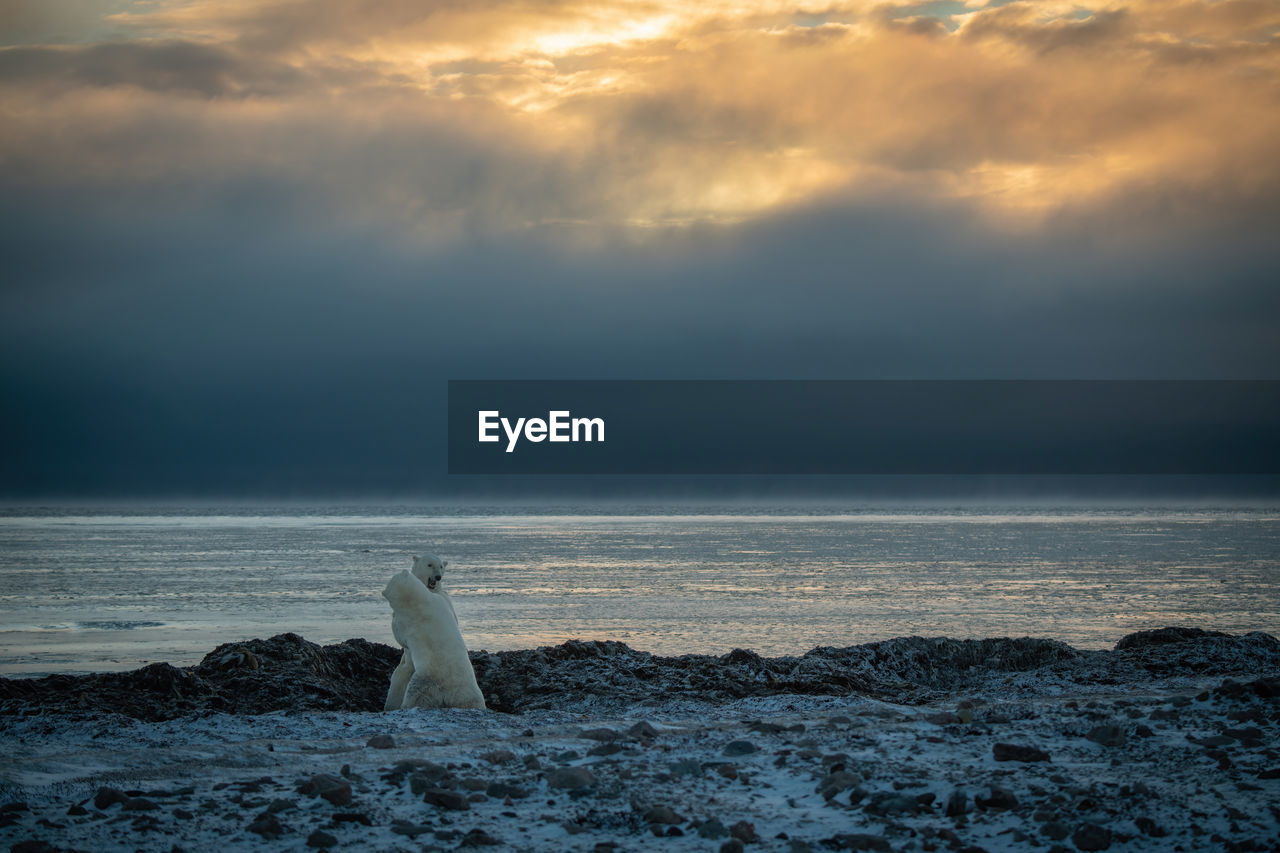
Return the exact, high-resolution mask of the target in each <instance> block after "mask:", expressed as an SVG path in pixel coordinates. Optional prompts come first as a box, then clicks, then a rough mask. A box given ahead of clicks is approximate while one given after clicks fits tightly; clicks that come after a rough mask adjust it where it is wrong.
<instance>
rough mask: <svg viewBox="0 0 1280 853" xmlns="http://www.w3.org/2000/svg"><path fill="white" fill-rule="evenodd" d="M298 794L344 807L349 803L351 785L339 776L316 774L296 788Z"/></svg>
mask: <svg viewBox="0 0 1280 853" xmlns="http://www.w3.org/2000/svg"><path fill="white" fill-rule="evenodd" d="M298 793H299V794H306V795H307V796H308V797H321V798H322V799H324V800H327V801H328V802H329V803H331V804H332V805H335V806H345V805H347V804H348V803H350V802H351V783H350V782H348V781H347V780H345V779H343V778H341V777H340V776H331V775H329V774H328V773H317V774H316V775H315V776H312V777H311V778H310V779H308V780H307V781H306V782H303V783H302V784H301V785H299V786H298Z"/></svg>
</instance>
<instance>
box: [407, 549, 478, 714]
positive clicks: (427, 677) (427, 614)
mask: <svg viewBox="0 0 1280 853" xmlns="http://www.w3.org/2000/svg"><path fill="white" fill-rule="evenodd" d="M446 565H447V563H446V562H444V561H442V560H440V559H438V558H437V557H435V556H434V555H431V554H428V555H426V556H425V557H414V558H413V571H411V572H410V571H403V572H400V573H399V574H397V575H396V576H395V577H393V578H392V579H391V581H390V582H389V583H388V584H387V587H386V589H384V590H383V591H382V597H383V598H385V599H386V600H387V601H388V602H390V604H391V633H392V634H394V635H395V638H396V642H398V643H399V644H400V645H401V646H402V647H403V648H404V652H403V653H402V655H401V657H400V664H399V666H397V667H396V669H395V672H393V673H392V675H391V687H390V689H389V690H388V691H387V701H386V704H385V705H384V706H383V707H384V710H387V711H395V710H398V709H400V708H483V707H484V694H483V693H481V692H480V687H479V686H478V685H477V684H476V674H475V670H473V669H472V668H471V660H470V658H468V657H467V646H466V644H465V643H464V642H463V641H462V633H461V632H460V631H459V630H458V617H457V616H456V615H455V614H454V611H453V602H452V601H451V600H450V599H449V594H448V593H447V592H445V591H444V586H443V584H442V576H443V570H444V567H445V566H446Z"/></svg>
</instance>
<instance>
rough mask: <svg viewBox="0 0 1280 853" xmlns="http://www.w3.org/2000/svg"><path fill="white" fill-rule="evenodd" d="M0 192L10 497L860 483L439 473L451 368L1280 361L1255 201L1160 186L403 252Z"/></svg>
mask: <svg viewBox="0 0 1280 853" xmlns="http://www.w3.org/2000/svg"><path fill="white" fill-rule="evenodd" d="M7 183H8V186H7V187H6V190H7V191H6V192H4V193H0V198H3V201H0V223H2V224H3V236H2V237H0V246H2V248H3V253H4V257H5V258H6V259H7V262H6V266H7V267H8V271H7V273H6V276H5V277H6V280H7V283H6V284H5V285H4V288H3V297H2V298H3V306H2V308H3V310H0V355H2V358H0V393H3V395H4V399H5V401H6V405H5V409H6V416H5V418H4V426H3V431H4V436H3V440H4V446H5V454H4V463H3V468H2V469H0V486H2V489H0V491H3V493H5V495H6V496H7V497H10V498H25V497H42V496H56V495H77V494H79V495H134V496H142V495H166V494H168V495H187V496H190V495H232V496H246V497H279V496H295V497H299V496H312V495H315V496H324V495H336V494H348V495H355V494H363V495H414V494H432V493H443V494H449V493H457V492H459V491H463V492H475V491H478V492H483V493H497V494H501V493H505V492H507V491H510V492H511V493H515V494H518V493H525V492H527V491H529V490H530V489H532V488H534V487H535V486H538V485H541V486H550V487H555V488H561V489H563V488H569V489H570V490H573V489H583V490H585V492H586V493H589V494H591V493H599V492H601V491H610V490H611V489H613V487H615V486H616V487H617V489H615V491H621V492H624V493H625V492H626V491H627V490H628V489H631V488H632V487H636V488H638V489H640V490H641V491H643V490H645V489H649V490H652V489H653V488H658V489H659V490H661V489H663V488H667V487H668V486H669V487H670V488H671V489H674V490H675V491H677V492H682V493H683V492H690V491H692V492H697V491H699V490H700V489H702V488H703V487H707V488H709V489H710V490H711V491H712V492H716V491H719V492H724V491H725V490H726V489H727V490H728V491H731V492H732V491H743V490H745V491H747V492H752V491H755V492H757V493H761V494H769V493H772V492H775V491H778V490H780V489H781V490H788V489H793V490H796V491H799V492H801V493H804V492H806V491H813V492H830V491H831V490H833V489H836V490H839V489H841V488H845V487H850V485H851V483H852V486H855V487H856V486H857V485H858V484H857V483H853V482H852V481H845V482H841V483H835V484H833V483H830V482H823V481H821V480H818V481H813V480H809V481H795V482H790V481H788V482H785V483H784V482H781V481H778V480H764V481H748V480H736V481H733V483H731V484H728V485H725V484H724V483H720V482H698V481H689V482H685V481H663V482H661V483H654V482H649V483H647V484H646V483H644V482H641V481H621V482H613V481H611V482H609V483H601V482H599V481H592V480H590V479H589V478H588V479H587V480H582V481H573V482H571V483H565V482H551V483H548V482H545V481H544V482H542V483H541V484H537V483H534V484H531V483H528V482H523V483H517V484H511V483H503V482H501V481H493V480H484V479H477V480H467V481H464V482H458V481H457V480H456V478H455V479H454V480H450V479H449V478H447V477H445V476H444V465H445V445H444V422H445V421H444V404H445V381H446V380H447V379H462V378H514V379H518V378H543V379H545V378H649V379H653V378H677V379H678V378H762V379H773V378H873V379H874V378H930V379H946V378H1176V379H1206V378H1209V379H1212V378H1237V379H1256V378H1261V379H1274V378H1277V376H1278V375H1280V371H1278V370H1277V368H1278V367H1280V338H1277V336H1276V335H1275V334H1274V330H1275V328H1276V326H1277V320H1278V319H1280V294H1278V293H1277V290H1276V288H1275V286H1274V273H1275V270H1276V269H1278V268H1280V264H1278V263H1277V261H1280V258H1278V257H1277V255H1278V254H1280V251H1278V250H1277V249H1276V247H1275V245H1274V241H1273V240H1272V239H1271V236H1272V233H1273V232H1271V231H1270V228H1269V227H1267V224H1268V223H1275V222H1276V217H1275V215H1274V214H1275V212H1274V211H1239V210H1237V211H1235V212H1234V213H1232V212H1225V213H1222V215H1217V214H1215V216H1213V217H1212V218H1211V221H1213V222H1214V223H1215V225H1214V226H1213V227H1212V228H1210V227H1208V226H1206V225H1203V224H1201V223H1202V222H1205V221H1209V220H1208V219H1206V218H1205V217H1204V216H1202V215H1197V216H1180V215H1179V214H1178V213H1177V212H1176V211H1177V210H1178V208H1177V206H1176V205H1168V204H1167V203H1166V202H1167V200H1166V199H1154V200H1153V201H1152V203H1151V204H1150V205H1147V206H1143V205H1136V207H1135V210H1134V211H1130V212H1126V213H1124V214H1118V213H1114V212H1113V213H1112V216H1113V217H1115V218H1114V219H1112V220H1110V221H1108V220H1103V219H1087V218H1079V219H1075V220H1066V219H1064V220H1063V221H1062V222H1060V223H1058V224H1057V226H1056V227H1054V228H1052V229H1046V230H1045V231H1042V232H1038V233H1039V234H1040V235H1041V236H1031V235H1028V234H1019V235H1010V234H999V233H995V232H992V231H989V230H985V229H984V228H983V227H982V226H980V225H978V224H976V220H975V218H973V217H971V216H966V211H965V210H964V209H963V208H961V207H956V208H953V209H950V210H946V209H942V210H939V209H937V206H936V205H935V206H934V208H933V209H931V210H929V211H928V212H924V211H921V210H913V209H911V208H910V207H907V206H902V205H898V206H891V205H889V204H876V203H865V202H864V203H859V204H829V205H825V206H813V207H809V208H806V209H795V210H792V211H790V212H789V213H786V214H780V215H775V216H772V217H770V218H768V219H765V220H761V221H757V222H755V223H754V224H749V225H744V226H738V227H736V228H716V227H694V228H688V229H683V230H673V231H670V232H665V233H657V232H655V233H653V234H651V235H649V236H648V237H647V238H645V239H643V240H635V239H627V238H625V237H623V236H618V237H616V238H611V237H608V236H603V237H602V236H600V235H599V234H595V235H593V237H592V239H591V240H590V241H586V242H584V241H581V240H574V239H572V235H566V234H564V233H559V232H555V231H529V232H524V233H523V234H521V235H519V236H516V237H512V236H511V235H509V234H508V235H504V236H490V237H485V236H473V237H471V238H468V239H464V240H460V241H457V242H454V243H451V244H449V245H447V246H444V247H435V248H431V249H423V248H420V247H418V248H413V244H412V243H411V242H407V241H405V240H403V239H401V238H400V237H398V236H396V235H394V234H380V233H377V232H376V231H375V229H373V228H372V227H370V228H368V229H366V230H364V231H360V230H358V229H355V228H352V227H346V228H339V227H337V226H334V225H328V226H318V225H316V224H315V223H314V222H311V223H308V224H307V225H306V226H305V227H294V226H290V225H289V224H285V223H289V222H296V221H297V218H298V214H299V212H300V211H303V210H305V208H306V205H307V201H306V199H305V198H303V199H296V198H294V199H290V198H289V196H288V194H287V193H280V192H276V191H275V189H274V188H272V187H269V186H256V187H255V186H252V185H249V184H246V185H244V186H242V187H239V188H234V187H233V188H226V187H224V188H222V198H221V199H220V201H219V203H218V205H217V206H204V207H201V208H195V209H191V208H188V209H189V210H192V212H190V213H187V214H181V213H179V212H178V210H179V209H180V208H175V207H171V206H168V205H167V204H162V205H156V206H153V207H151V208H150V209H148V207H147V206H146V205H143V204H140V203H132V202H131V203H129V204H126V205H123V206H120V207H113V205H112V203H111V200H110V199H77V198H68V197H62V198H56V197H55V198H51V197H50V194H49V193H29V192H24V191H23V188H22V187H21V184H20V182H19V181H17V180H13V179H11V180H9V181H8V182H7ZM159 211H164V212H165V213H161V212H159ZM1156 211H1164V212H1162V213H1158V214H1157V213H1154V212H1156ZM1170 211H1172V212H1170ZM166 213H167V215H165V214H166ZM1224 223H1225V224H1224ZM1049 234H1051V235H1052V236H1044V235H1049ZM1144 234H1145V235H1158V236H1159V238H1160V239H1158V240H1155V239H1149V238H1148V237H1147V236H1144ZM575 246H576V248H575ZM583 246H589V247H588V248H584V247H583ZM863 485H866V484H865V483H864V484H863ZM1059 485H1061V484H1059ZM1166 485H1167V483H1166ZM1201 485H1203V484H1201ZM1218 485H1221V484H1214V487H1215V488H1216V487H1217V486H1218ZM1238 485H1239V484H1238V483H1237V484H1236V485H1229V486H1228V488H1229V489H1230V488H1236V487H1237V486H1238ZM1254 485H1255V486H1256V484H1254ZM881 486H882V487H883V486H884V484H883V483H881ZM886 488H888V489H889V491H897V492H907V493H909V492H910V491H911V490H912V488H913V486H912V484H911V483H910V482H909V481H907V482H905V483H904V482H897V483H896V485H890V486H888V487H886ZM965 488H968V486H966V487H965ZM1156 488H1160V486H1159V485H1157V487H1156ZM1248 488H1250V489H1252V488H1254V486H1248Z"/></svg>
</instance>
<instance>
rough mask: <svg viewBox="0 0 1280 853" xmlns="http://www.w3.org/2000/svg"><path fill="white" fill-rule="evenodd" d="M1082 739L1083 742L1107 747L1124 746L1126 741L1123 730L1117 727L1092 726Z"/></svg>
mask: <svg viewBox="0 0 1280 853" xmlns="http://www.w3.org/2000/svg"><path fill="white" fill-rule="evenodd" d="M1084 737H1085V740H1091V741H1093V742H1094V743H1099V744H1102V745H1103V746H1109V747H1113V746H1124V745H1125V741H1126V738H1125V734H1124V729H1122V728H1120V727H1119V726H1094V727H1093V728H1091V729H1089V733H1088V734H1087V735H1085V736H1084Z"/></svg>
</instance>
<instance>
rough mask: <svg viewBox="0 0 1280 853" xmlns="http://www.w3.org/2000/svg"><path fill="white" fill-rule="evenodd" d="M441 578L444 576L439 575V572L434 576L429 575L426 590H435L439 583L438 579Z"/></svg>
mask: <svg viewBox="0 0 1280 853" xmlns="http://www.w3.org/2000/svg"><path fill="white" fill-rule="evenodd" d="M443 577H444V575H442V574H440V573H439V572H436V573H435V574H434V575H431V576H430V577H428V578H427V589H435V588H436V584H438V583H440V579H441V578H443Z"/></svg>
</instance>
